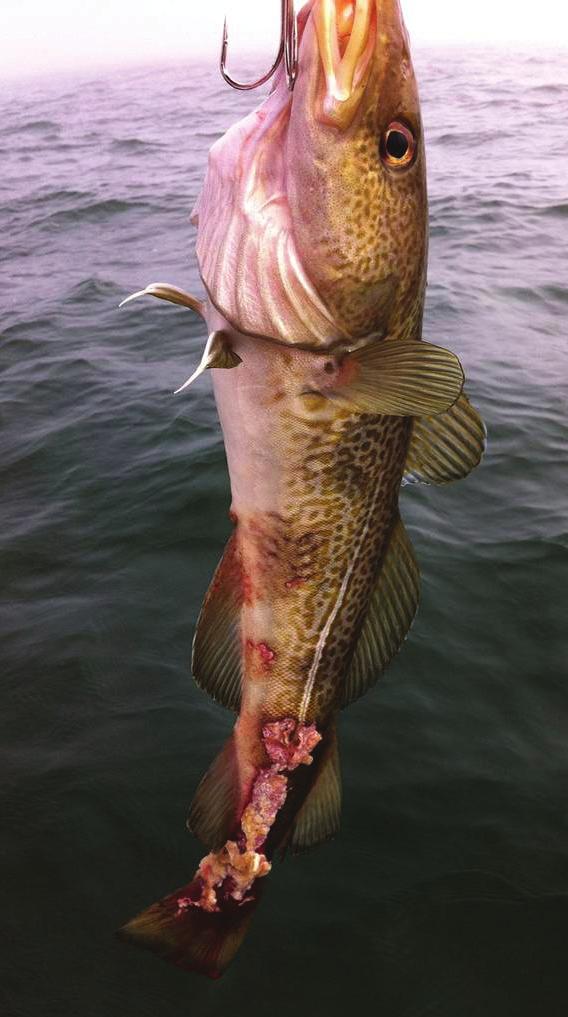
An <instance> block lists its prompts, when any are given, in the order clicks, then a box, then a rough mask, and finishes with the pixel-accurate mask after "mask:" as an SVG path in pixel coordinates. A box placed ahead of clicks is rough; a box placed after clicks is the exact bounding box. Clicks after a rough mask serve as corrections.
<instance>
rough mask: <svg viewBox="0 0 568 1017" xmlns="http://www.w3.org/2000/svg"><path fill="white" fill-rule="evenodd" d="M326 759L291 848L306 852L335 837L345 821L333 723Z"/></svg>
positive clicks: (328, 733)
mask: <svg viewBox="0 0 568 1017" xmlns="http://www.w3.org/2000/svg"><path fill="white" fill-rule="evenodd" d="M324 739H325V740H324V745H323V746H322V748H324V750H325V755H324V758H323V759H322V761H321V763H320V770H319V773H318V775H317V777H316V780H315V783H314V785H313V787H312V788H311V790H310V793H309V794H308V796H307V798H306V800H305V802H304V803H303V805H302V807H301V809H300V810H299V812H298V815H297V816H296V819H295V822H294V828H293V830H292V836H291V838H290V846H291V848H292V850H293V851H298V852H299V851H305V850H307V849H308V848H311V847H315V846H316V844H321V843H322V841H325V840H329V839H330V837H333V836H335V834H336V833H337V831H338V830H339V823H340V819H341V772H340V769H339V747H338V744H337V726H336V722H335V721H334V722H333V723H332V724H330V726H329V728H328V730H327V731H326V733H325V736H324Z"/></svg>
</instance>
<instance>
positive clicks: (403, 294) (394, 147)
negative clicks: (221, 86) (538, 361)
mask: <svg viewBox="0 0 568 1017" xmlns="http://www.w3.org/2000/svg"><path fill="white" fill-rule="evenodd" d="M298 33H299V59H298V73H297V77H296V82H295V87H294V89H293V91H292V92H290V90H289V88H288V83H287V79H286V74H285V70H284V67H283V66H281V67H280V70H279V71H278V73H277V75H276V78H275V82H274V87H273V89H272V92H271V94H270V95H269V97H268V98H267V99H266V100H265V101H264V102H263V103H262V105H261V106H260V107H259V108H258V109H257V110H255V111H254V112H253V113H251V114H249V115H248V116H247V117H245V118H244V119H243V120H241V121H240V122H239V123H238V124H235V125H234V126H233V127H232V128H231V129H230V130H229V131H228V132H227V133H226V134H225V135H224V136H223V137H222V138H221V139H220V140H219V141H218V142H216V144H215V145H214V146H213V148H212V149H211V152H210V156H209V164H208V171H207V175H206V180H205V184H204V188H203V192H202V195H201V198H200V200H199V202H198V207H197V214H196V217H195V219H194V221H195V222H197V223H198V230H199V234H198V241H197V256H198V260H199V264H200V269H201V275H202V278H203V281H204V283H205V286H206V288H207V290H208V293H209V296H210V298H211V301H212V303H213V305H214V306H215V308H216V309H217V311H219V312H220V313H221V314H222V315H223V317H224V318H225V319H226V321H227V322H229V324H230V325H231V326H232V327H233V328H235V329H236V330H238V331H241V332H245V333H248V334H252V335H258V336H262V337H265V338H271V339H276V340H278V341H280V342H283V343H286V344H288V345H299V346H303V347H304V348H308V349H314V350H316V349H322V348H331V347H333V346H335V345H337V346H339V345H340V344H341V343H347V344H349V343H350V342H351V341H352V340H355V341H359V340H362V339H364V338H366V337H367V336H369V335H370V334H374V333H377V334H379V335H389V336H392V337H397V336H398V337H402V338H416V337H419V336H420V328H421V319H422V307H423V300H424V288H425V280H426V257H427V199H426V175H425V162H424V142H423V136H422V123H421V118H420V104H419V100H418V90H417V85H416V80H415V76H414V71H413V68H412V61H411V57H410V51H409V43H408V36H407V33H406V29H405V26H404V22H403V19H402V13H401V10H400V5H399V0H309V2H308V3H307V4H306V6H305V7H304V8H303V9H302V11H300V13H299V15H298Z"/></svg>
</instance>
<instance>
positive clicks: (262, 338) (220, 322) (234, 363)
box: [121, 0, 485, 977]
mask: <svg viewBox="0 0 568 1017" xmlns="http://www.w3.org/2000/svg"><path fill="white" fill-rule="evenodd" d="M297 28H298V40H299V59H298V68H297V77H296V81H295V86H294V89H293V91H290V89H289V87H288V82H287V80H286V75H285V71H284V67H281V68H280V70H279V72H278V73H277V75H276V77H275V82H274V87H273V90H272V92H271V94H270V95H269V97H268V98H267V99H266V100H265V101H264V102H263V103H262V105H261V106H260V107H259V108H258V110H256V111H255V112H253V113H252V114H250V115H249V116H247V117H245V119H243V120H242V121H241V122H239V123H237V124H236V125H235V126H233V127H232V128H231V129H230V130H229V131H228V132H227V134H226V135H225V136H224V137H222V138H221V139H220V140H219V141H217V143H216V144H215V145H214V146H213V148H212V149H211V152H210V155H209V162H208V169H207V174H206V178H205V181H204V186H203V190H202V193H201V196H200V198H199V201H198V204H197V208H196V210H195V212H194V216H193V222H194V223H195V224H196V225H197V227H198V235H197V257H198V260H199V268H200V273H201V278H202V280H203V284H204V288H205V291H206V296H205V298H204V299H203V300H199V299H197V298H194V297H191V296H189V295H188V294H186V293H184V292H183V291H182V290H178V289H176V288H175V287H173V286H168V285H167V284H165V283H157V284H153V285H151V286H149V287H147V289H146V290H144V291H141V292H142V293H147V294H149V295H152V296H155V297H158V298H161V299H165V300H170V301H173V302H174V303H178V304H180V305H182V306H187V307H189V308H191V309H192V310H193V311H194V312H197V313H198V314H201V315H202V317H203V318H204V320H205V322H206V324H207V331H208V335H209V339H208V341H207V345H206V348H205V353H204V355H203V359H202V362H201V364H200V366H199V367H198V369H197V371H196V372H195V373H194V374H193V375H192V377H191V378H190V379H189V381H188V382H187V383H186V385H187V384H189V383H190V382H193V381H194V380H195V378H196V377H198V376H199V375H200V374H201V373H202V372H203V371H204V370H206V369H207V370H210V371H211V376H212V380H213V388H214V392H215V399H216V403H217V407H218V411H219V417H220V421H221V426H222V430H223V435H224V440H225V447H226V453H227V461H228V467H229V473H230V480H231V493H232V504H231V509H230V518H231V520H232V522H233V524H234V531H233V534H232V536H231V538H230V540H229V542H228V545H227V547H226V550H225V553H224V556H223V558H222V561H221V563H220V564H219V566H218V568H217V571H216V573H215V575H214V577H213V581H212V583H211V586H210V589H209V591H208V593H207V595H206V597H205V602H204V604H203V608H202V611H201V614H200V617H199V621H198V624H197V629H196V634H195V639H194V645H193V661H192V669H193V674H194V677H195V680H196V682H197V684H198V685H199V686H200V687H201V688H202V689H204V690H205V691H206V692H208V693H209V694H210V695H211V696H212V697H213V699H214V700H216V701H217V702H218V703H220V704H221V705H222V706H224V707H226V708H228V709H229V710H232V711H234V712H235V713H237V714H238V716H237V720H236V724H235V727H234V731H233V734H232V736H231V737H230V738H229V740H228V742H227V743H226V744H225V746H224V747H223V748H222V750H221V752H220V754H219V755H218V756H217V758H216V759H215V761H214V762H213V764H212V766H211V767H210V769H209V771H208V772H207V774H206V775H205V777H204V778H203V780H202V781H201V784H200V785H199V787H198V789H197V792H196V795H195V798H194V801H193V804H192V806H191V811H190V815H189V819H188V826H189V829H190V830H191V831H192V832H193V833H194V834H195V836H196V837H198V838H199V840H200V841H201V842H202V844H203V845H204V848H205V851H206V853H205V855H204V857H203V859H202V861H201V863H200V864H199V867H198V868H197V871H196V873H195V875H194V876H193V878H192V879H191V881H190V882H189V883H188V884H187V885H186V886H184V887H182V888H180V889H178V890H176V891H175V892H174V893H171V894H169V895H168V896H167V897H165V898H164V899H163V900H160V901H159V902H158V903H156V904H153V905H152V906H151V907H149V908H148V909H147V910H145V911H144V912H142V913H141V914H140V915H138V916H137V917H136V918H134V919H132V920H131V921H130V922H129V923H128V924H127V925H126V926H124V928H123V929H122V930H121V935H122V936H123V937H124V938H126V939H128V940H130V941H133V942H134V943H136V944H138V945H140V946H144V947H148V948H150V949H152V950H154V951H155V952H156V953H158V954H160V955H161V956H163V957H164V958H166V959H168V960H170V961H172V962H173V963H175V964H177V965H179V966H180V967H182V968H186V969H189V970H197V971H201V972H203V973H205V974H208V975H210V976H211V977H217V976H219V975H220V974H221V973H222V971H223V970H224V969H225V968H226V966H227V964H228V963H229V962H230V961H231V959H232V958H233V956H234V954H235V952H236V950H237V949H238V947H239V945H240V943H241V941H242V939H243V936H244V934H245V931H246V928H247V926H248V924H249V922H250V919H251V917H252V914H253V912H254V910H255V907H256V905H257V903H258V900H259V897H260V894H261V891H262V889H263V887H264V885H265V883H266V876H267V874H268V873H269V872H270V870H271V867H272V864H273V859H274V856H275V853H276V852H278V853H281V852H283V851H286V850H293V851H297V850H302V849H305V848H309V847H312V846H313V845H316V844H318V843H319V842H321V841H324V840H326V839H327V838H330V837H332V836H333V835H334V834H335V833H336V832H337V830H338V827H339V821H340V811H341V779H340V770H339V754H338V743H337V734H336V724H337V717H338V714H339V711H340V710H341V709H343V708H344V707H346V706H348V705H349V703H351V702H353V701H354V700H356V699H358V698H359V697H360V696H362V695H363V694H364V693H365V692H367V690H368V689H369V688H370V687H371V686H372V685H374V683H375V682H376V681H377V679H378V677H379V676H380V675H381V674H382V673H383V672H384V670H385V668H386V667H387V666H388V664H389V662H390V661H391V660H392V658H393V657H394V655H395V654H396V653H397V652H398V650H399V649H400V647H401V645H402V643H403V641H404V639H405V637H406V636H407V633H408V631H409V628H410V626H411V624H412V621H413V619H414V615H415V612H416V609H417V606H418V599H419V570H418V566H417V563H416V559H415V556H414V552H413V549H412V546H411V542H410V540H409V538H408V535H407V533H406V531H405V528H404V525H403V523H402V521H401V517H400V513H399V491H400V488H401V483H403V481H404V480H405V479H406V480H411V481H414V482H423V483H426V484H445V483H448V482H449V481H453V480H456V479H458V478H461V477H465V476H466V475H467V474H468V473H469V472H470V471H471V470H472V469H473V468H474V467H475V466H476V465H477V464H478V463H479V462H480V460H481V457H482V454H483V450H484V445H485V429H484V426H483V424H482V422H481V420H480V418H479V416H478V414H477V412H476V411H475V410H474V408H473V407H472V406H471V404H470V403H469V401H468V399H467V397H466V396H465V395H464V393H463V385H464V375H463V371H462V368H461V365H460V362H459V360H458V358H457V357H456V356H455V355H454V354H452V353H450V352H448V351H447V350H446V349H445V348H443V347H442V346H439V345H437V344H435V343H432V342H430V341H426V340H424V339H423V337H422V317H423V307H424V292H425V285H426V268H427V246H428V209H427V195H426V172H425V155H424V136H423V128H422V121H421V115H420V105H419V98H418V91H417V85H416V80H415V75H414V71H413V67H412V61H411V56H410V50H409V42H408V36H407V32H406V29H405V26H404V23H403V19H402V14H401V10H400V6H399V3H398V0H353V2H346V0H311V2H309V3H308V4H307V5H306V6H305V7H304V8H303V9H302V11H301V12H300V14H299V15H298V20H297ZM136 295H140V294H136ZM129 299H130V298H129ZM432 338H437V337H432ZM185 387H186V386H182V388H185Z"/></svg>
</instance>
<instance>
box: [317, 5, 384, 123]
mask: <svg viewBox="0 0 568 1017" xmlns="http://www.w3.org/2000/svg"><path fill="white" fill-rule="evenodd" d="M312 17H313V20H314V26H315V31H316V37H317V43H318V49H319V55H320V59H321V64H322V68H323V79H324V84H323V95H322V96H321V101H320V103H319V106H320V108H319V109H318V111H317V117H318V119H319V120H320V121H321V122H323V123H327V124H331V125H333V126H334V127H338V128H341V129H345V128H347V127H348V126H349V125H350V124H351V122H352V121H353V118H354V116H355V113H356V112H357V109H358V107H359V103H360V100H361V97H362V95H363V92H364V90H365V85H366V83H367V80H368V76H369V71H370V68H371V63H372V57H373V55H374V53H375V50H376V40H377V9H376V0H316V3H315V5H314V7H313V10H312Z"/></svg>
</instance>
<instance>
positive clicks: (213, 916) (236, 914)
mask: <svg viewBox="0 0 568 1017" xmlns="http://www.w3.org/2000/svg"><path fill="white" fill-rule="evenodd" d="M193 890H194V884H191V883H190V884H189V886H184V887H182V888H181V889H179V890H177V891H176V892H175V893H172V894H170V895H169V896H168V897H164V898H163V899H162V900H160V901H157V903H156V904H152V905H151V907H149V908H147V909H146V911H142V913H141V914H139V915H137V916H136V918H132V919H131V920H130V921H129V922H128V923H127V924H126V925H124V926H123V927H122V928H121V929H120V930H119V931H118V937H119V939H122V940H124V941H125V942H128V943H132V944H134V945H135V946H138V947H143V948H144V949H146V950H152V951H153V952H154V953H156V954H158V956H160V957H162V958H163V959H164V960H166V961H169V962H170V963H172V964H176V965H177V966H178V967H180V968H183V969H184V970H185V971H197V972H199V973H200V974H204V975H208V977H209V978H219V977H220V976H221V975H222V974H223V972H224V970H225V969H226V968H227V967H228V965H229V964H230V963H231V961H232V959H233V957H234V956H235V954H236V952H237V950H238V949H239V947H240V945H241V943H242V941H243V939H244V937H245V934H246V932H247V929H248V927H249V924H250V922H251V919H252V917H253V914H254V911H255V909H256V905H257V903H258V899H259V897H260V893H261V891H262V887H261V885H260V883H259V884H257V885H255V886H254V887H253V888H252V890H251V893H250V895H249V897H248V898H247V900H246V901H244V902H242V903H240V904H238V903H237V902H236V901H234V900H232V899H229V900H227V901H226V902H224V903H223V906H222V907H221V910H219V911H215V912H208V911H203V910H202V909H201V908H197V907H180V902H182V903H183V902H184V901H186V900H187V899H188V897H190V896H191V893H192V891H193Z"/></svg>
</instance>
